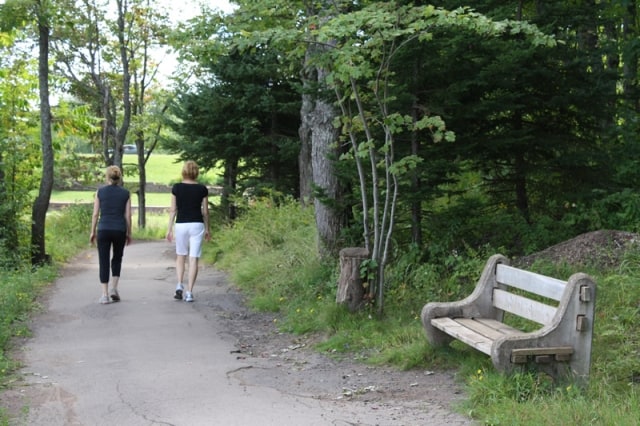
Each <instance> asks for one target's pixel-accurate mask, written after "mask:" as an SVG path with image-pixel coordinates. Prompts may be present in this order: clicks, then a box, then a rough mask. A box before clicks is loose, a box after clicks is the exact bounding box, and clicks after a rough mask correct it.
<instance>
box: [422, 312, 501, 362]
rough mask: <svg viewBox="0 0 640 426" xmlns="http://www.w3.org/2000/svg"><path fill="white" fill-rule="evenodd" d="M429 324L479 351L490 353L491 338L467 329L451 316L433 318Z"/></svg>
mask: <svg viewBox="0 0 640 426" xmlns="http://www.w3.org/2000/svg"><path fill="white" fill-rule="evenodd" d="M431 324H432V325H433V326H434V327H436V328H438V329H440V330H442V331H444V332H445V333H447V334H449V335H451V336H453V337H455V338H456V339H458V340H460V341H461V342H464V343H466V344H467V345H469V346H471V347H473V348H476V349H477V350H479V351H480V352H483V353H485V354H487V355H491V344H492V343H493V341H492V340H491V339H489V338H488V337H486V336H483V335H481V334H479V333H476V332H475V331H472V330H469V329H468V328H467V327H465V326H463V325H462V324H460V323H458V322H456V321H455V320H453V319H452V318H447V317H442V318H433V319H432V320H431Z"/></svg>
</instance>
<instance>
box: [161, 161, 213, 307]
mask: <svg viewBox="0 0 640 426" xmlns="http://www.w3.org/2000/svg"><path fill="white" fill-rule="evenodd" d="M198 174H199V170H198V165H197V164H196V162H195V161H187V162H185V163H184V166H183V167H182V182H180V183H176V184H175V185H173V187H172V188H171V208H170V210H169V230H168V231H167V240H168V241H169V242H171V241H173V240H174V239H175V242H176V274H177V278H178V284H177V285H176V292H175V295H174V296H173V297H174V298H175V299H177V300H182V299H183V292H184V284H183V283H184V271H185V263H186V258H187V256H189V277H188V282H187V290H186V292H184V300H185V302H193V286H194V285H195V283H196V278H197V277H198V259H199V258H200V256H201V255H202V241H203V239H206V240H207V241H209V240H210V239H211V235H210V234H209V190H208V189H207V187H206V186H204V185H202V184H200V183H198V181H197V180H196V179H197V178H198Z"/></svg>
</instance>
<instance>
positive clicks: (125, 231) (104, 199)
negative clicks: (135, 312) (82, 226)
mask: <svg viewBox="0 0 640 426" xmlns="http://www.w3.org/2000/svg"><path fill="white" fill-rule="evenodd" d="M106 177H107V185H105V186H103V187H101V188H100V189H98V191H97V192H96V197H95V200H94V202H93V216H92V218H91V236H90V237H89V240H90V242H91V244H93V243H95V242H96V240H97V243H98V260H99V262H100V284H102V296H101V297H100V300H99V302H100V303H102V304H107V303H109V255H110V254H111V248H113V257H112V258H111V300H113V301H114V302H118V301H120V295H119V294H118V281H119V280H120V271H121V269H122V255H123V253H124V246H125V244H129V243H130V242H131V197H130V195H129V191H127V190H126V189H124V188H123V187H122V186H120V183H121V182H122V172H121V171H120V168H119V167H118V166H109V167H107V171H106ZM98 218H99V219H98ZM96 228H97V233H96Z"/></svg>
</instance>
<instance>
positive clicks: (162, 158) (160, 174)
mask: <svg viewBox="0 0 640 426" xmlns="http://www.w3.org/2000/svg"><path fill="white" fill-rule="evenodd" d="M136 158H137V157H136V156H134V155H125V156H124V158H123V167H124V169H125V184H130V185H135V183H137V181H138V173H137V167H136V163H135V161H136ZM177 159H178V157H177V156H176V155H168V154H151V157H149V161H148V162H147V170H146V171H147V183H155V184H161V185H171V184H173V183H176V182H179V181H180V179H181V173H180V172H181V171H182V162H181V161H178V162H176V161H177ZM134 170H135V173H133V172H132V171H134ZM218 176H219V174H218V173H217V171H210V172H208V173H206V174H204V175H201V176H200V177H201V179H200V180H201V181H202V182H203V183H207V184H215V183H217V182H218ZM94 195H95V191H53V193H52V194H51V202H52V203H92V202H93V196H94ZM131 201H132V204H131V205H132V206H134V207H135V206H137V205H138V197H137V196H136V195H135V194H132V198H131ZM212 201H213V200H212ZM169 203H170V195H169V194H168V193H153V192H147V193H146V204H147V206H149V207H164V206H167V207H168V206H169Z"/></svg>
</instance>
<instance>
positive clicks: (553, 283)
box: [493, 263, 567, 325]
mask: <svg viewBox="0 0 640 426" xmlns="http://www.w3.org/2000/svg"><path fill="white" fill-rule="evenodd" d="M496 282H497V284H498V287H496V288H494V289H493V306H494V307H496V308H498V309H501V310H503V311H505V312H510V313H512V314H515V315H517V316H520V317H523V318H526V319H528V320H531V321H535V322H537V323H538V324H542V325H547V324H550V323H551V322H552V320H553V318H554V316H555V314H556V311H557V304H556V306H552V305H549V304H547V303H543V302H539V301H537V300H533V299H530V298H528V297H526V296H524V295H520V294H516V293H513V292H512V291H509V290H510V289H509V287H512V288H517V289H520V290H524V291H526V292H528V293H531V294H535V295H538V296H542V297H544V298H546V299H550V300H555V301H556V302H559V301H560V300H561V299H562V296H563V294H564V293H565V290H566V288H567V282H566V281H562V280H559V279H556V278H551V277H547V276H545V275H540V274H536V273H534V272H529V271H524V270H522V269H518V268H514V267H512V266H508V265H505V264H501V263H499V264H497V265H496Z"/></svg>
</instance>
